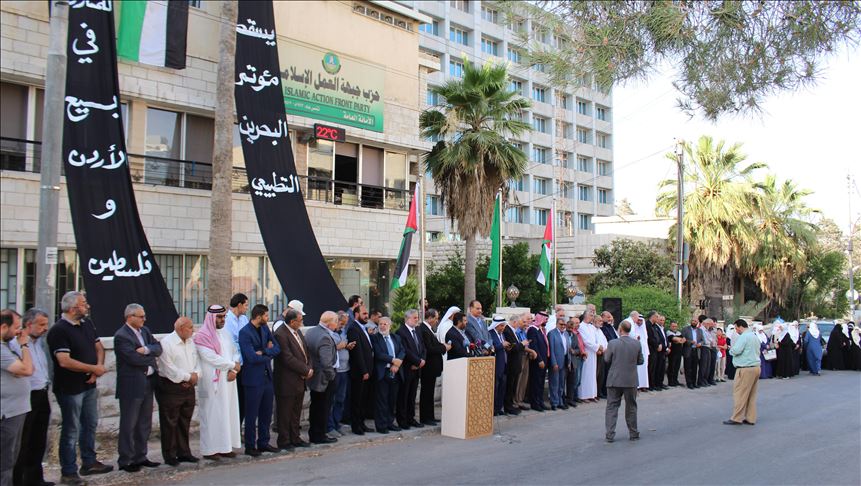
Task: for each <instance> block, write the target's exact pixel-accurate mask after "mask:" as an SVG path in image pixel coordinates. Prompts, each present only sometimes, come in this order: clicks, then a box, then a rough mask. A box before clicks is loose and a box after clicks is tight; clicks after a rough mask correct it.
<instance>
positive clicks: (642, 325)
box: [626, 311, 649, 391]
mask: <svg viewBox="0 0 861 486" xmlns="http://www.w3.org/2000/svg"><path fill="white" fill-rule="evenodd" d="M626 320H627V321H628V322H630V323H631V334H630V336H631V338H633V339H636V340H638V341H640V347H641V348H643V364H641V365H638V366H637V379H638V382H639V388H640V391H646V390H648V389H649V333H648V331H647V330H646V321H645V320H644V319H643V318H642V316H640V313H639V312H637V311H631V314H630V316H629V317H628V318H627V319H626Z"/></svg>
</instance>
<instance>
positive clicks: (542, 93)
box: [532, 85, 547, 103]
mask: <svg viewBox="0 0 861 486" xmlns="http://www.w3.org/2000/svg"><path fill="white" fill-rule="evenodd" d="M532 99H533V100H535V101H540V102H542V103H547V88H545V87H543V86H538V85H535V86H533V87H532Z"/></svg>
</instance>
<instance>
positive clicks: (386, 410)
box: [371, 317, 404, 434]
mask: <svg viewBox="0 0 861 486" xmlns="http://www.w3.org/2000/svg"><path fill="white" fill-rule="evenodd" d="M391 328H392V320H391V319H389V318H388V317H381V318H380V320H379V324H378V325H377V332H376V333H374V335H373V336H371V342H373V343H374V377H373V379H374V382H375V383H374V397H375V400H376V404H375V406H374V426H375V427H376V428H377V432H378V433H380V434H388V433H389V431H390V430H391V431H395V432H398V431H400V430H401V428H400V427H398V426H397V425H395V416H394V414H395V410H396V407H397V401H398V389H399V388H400V385H401V377H402V376H403V371H402V370H401V366H402V365H403V362H404V346H403V344H402V343H401V338H400V336H397V335H395V334H391V333H390V332H389V331H391Z"/></svg>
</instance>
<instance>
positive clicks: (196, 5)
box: [188, 0, 201, 8]
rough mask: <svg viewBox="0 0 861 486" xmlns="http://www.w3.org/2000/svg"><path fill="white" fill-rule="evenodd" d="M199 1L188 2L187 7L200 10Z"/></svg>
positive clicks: (191, 0) (190, 0)
mask: <svg viewBox="0 0 861 486" xmlns="http://www.w3.org/2000/svg"><path fill="white" fill-rule="evenodd" d="M200 4H201V0H188V6H189V7H194V8H201V6H200Z"/></svg>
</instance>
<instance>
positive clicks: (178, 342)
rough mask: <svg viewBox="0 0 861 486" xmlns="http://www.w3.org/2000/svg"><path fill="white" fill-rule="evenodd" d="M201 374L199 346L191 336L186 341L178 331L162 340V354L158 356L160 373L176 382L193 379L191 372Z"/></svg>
mask: <svg viewBox="0 0 861 486" xmlns="http://www.w3.org/2000/svg"><path fill="white" fill-rule="evenodd" d="M192 373H197V375H198V376H200V365H199V364H198V362H197V348H196V347H195V345H194V341H193V340H192V339H191V338H188V339H186V340H185V341H183V340H182V338H180V337H179V335H178V334H177V333H176V331H174V332H172V333H170V334H168V335H167V336H165V337H164V338H162V340H161V356H159V357H158V374H159V376H163V377H165V378H167V379H168V380H170V381H172V382H174V383H182V382H183V381H188V380H190V379H191V374H192Z"/></svg>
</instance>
